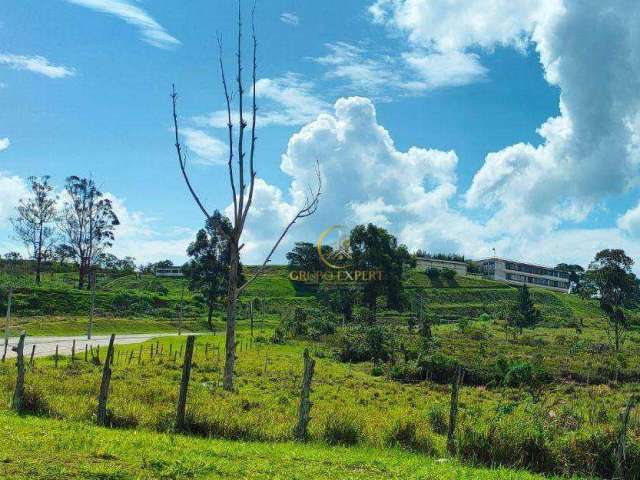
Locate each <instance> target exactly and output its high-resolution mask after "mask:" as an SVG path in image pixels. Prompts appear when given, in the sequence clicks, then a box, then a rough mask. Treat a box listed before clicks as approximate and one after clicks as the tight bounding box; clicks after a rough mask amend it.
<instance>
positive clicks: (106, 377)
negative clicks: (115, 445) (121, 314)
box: [98, 333, 116, 426]
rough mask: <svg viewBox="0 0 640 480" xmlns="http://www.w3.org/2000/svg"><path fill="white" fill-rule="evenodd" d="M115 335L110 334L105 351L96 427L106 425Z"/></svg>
mask: <svg viewBox="0 0 640 480" xmlns="http://www.w3.org/2000/svg"><path fill="white" fill-rule="evenodd" d="M115 338H116V334H115V333H112V334H111V338H110V339H109V348H108V349H107V358H105V360H104V367H103V368H102V382H101V383H100V396H99V397H98V425H102V426H106V425H107V399H108V398H109V383H110V382H111V361H112V358H113V341H114V340H115Z"/></svg>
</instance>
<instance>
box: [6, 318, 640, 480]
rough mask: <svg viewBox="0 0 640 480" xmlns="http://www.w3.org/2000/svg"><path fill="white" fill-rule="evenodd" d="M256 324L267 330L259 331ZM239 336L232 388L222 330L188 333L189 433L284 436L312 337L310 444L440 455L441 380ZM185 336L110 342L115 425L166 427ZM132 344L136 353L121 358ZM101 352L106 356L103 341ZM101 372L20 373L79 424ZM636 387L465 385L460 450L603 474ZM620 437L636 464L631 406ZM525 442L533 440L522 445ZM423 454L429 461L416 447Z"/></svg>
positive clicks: (444, 389) (9, 370)
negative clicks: (379, 372)
mask: <svg viewBox="0 0 640 480" xmlns="http://www.w3.org/2000/svg"><path fill="white" fill-rule="evenodd" d="M257 334H258V335H260V336H262V337H266V336H268V332H267V331H265V332H262V331H261V332H257ZM248 339H249V337H248V334H247V332H246V330H245V331H243V332H242V333H241V334H240V336H239V340H240V341H241V342H242V347H241V349H240V351H239V352H238V364H237V370H236V387H237V390H236V391H235V392H233V393H229V392H225V391H223V390H222V389H221V388H220V381H221V367H222V359H221V358H220V356H219V353H218V351H217V350H215V349H214V348H212V347H213V346H218V347H219V346H221V345H222V341H223V336H222V335H216V336H201V337H198V338H197V341H196V347H197V348H196V353H195V360H194V368H193V372H192V380H191V384H190V388H189V399H188V407H187V413H188V421H187V425H188V428H189V431H190V432H191V433H193V434H194V435H196V436H205V437H212V438H217V439H226V440H243V441H260V442H276V443H279V442H289V441H291V439H292V430H293V426H294V424H295V418H296V411H297V403H298V395H299V382H300V375H301V371H302V350H303V349H304V348H305V346H311V348H312V352H313V354H314V356H315V358H316V362H317V365H316V375H315V377H314V382H313V392H312V395H311V400H312V402H313V410H312V420H311V423H310V425H309V432H310V438H311V440H312V441H313V442H315V443H316V444H343V443H347V444H352V443H355V444H357V445H358V446H366V447H369V448H385V447H389V446H392V447H394V448H395V446H396V445H399V446H401V447H403V448H404V449H405V450H416V451H418V452H426V453H427V454H428V455H430V456H431V457H435V458H437V457H441V456H443V455H445V441H446V437H445V435H444V434H443V433H444V429H443V428H442V425H443V422H444V423H445V424H446V418H447V412H448V401H449V387H448V386H441V385H436V384H431V383H428V382H422V383H419V384H401V383H398V382H395V381H392V380H390V379H389V378H387V377H385V376H382V377H376V376H373V375H372V374H371V369H372V365H371V364H370V363H362V364H354V365H350V364H343V363H340V362H337V361H335V360H333V359H332V358H331V357H330V353H331V352H330V350H329V348H328V347H327V346H326V345H324V344H319V343H316V344H308V343H301V342H293V343H290V344H287V345H272V344H256V343H254V344H253V345H250V344H248ZM184 341H185V340H184V338H163V339H161V340H159V341H158V342H157V343H159V344H160V345H161V346H162V352H163V353H162V355H155V356H154V358H153V359H151V356H150V350H151V346H152V345H156V344H157V343H156V342H154V341H152V342H147V343H146V344H145V345H144V346H143V358H142V364H141V365H140V366H138V362H137V358H136V356H137V354H138V352H139V347H138V346H137V345H134V346H129V345H127V346H118V347H117V352H118V353H117V354H116V362H115V365H114V369H113V370H114V373H113V378H112V383H111V394H110V399H109V405H108V406H109V409H110V415H111V419H112V423H113V425H114V426H120V427H127V428H136V429H140V430H143V431H145V432H159V433H167V432H171V431H172V428H173V419H174V415H175V404H176V400H177V394H178V384H179V379H180V375H181V365H180V361H178V362H176V363H175V364H174V362H173V355H171V354H170V353H169V352H170V351H172V352H176V351H177V350H178V349H179V348H180V345H183V344H184ZM207 344H208V345H209V347H208V348H207V347H206V345H207ZM205 348H206V349H207V350H208V353H207V354H205ZM131 351H133V352H134V359H133V362H132V363H131V365H128V358H129V356H130V352H131ZM101 357H102V358H104V350H102V352H101ZM14 370H15V368H13V367H12V366H11V365H10V364H5V365H0V391H2V392H4V394H3V395H1V396H0V411H6V410H7V409H8V405H9V399H10V393H11V389H12V387H13V384H14V382H15V372H14ZM100 377H101V368H100V367H96V366H93V365H91V364H85V363H84V362H83V361H76V362H75V364H71V362H70V361H69V360H68V359H64V360H62V361H61V362H60V367H59V368H57V369H56V368H54V367H53V362H52V360H51V359H37V360H36V365H35V368H34V369H33V370H29V371H28V372H27V380H26V381H27V385H28V386H29V389H30V395H31V398H33V399H34V401H33V402H32V403H33V404H34V405H38V410H39V414H40V415H44V416H48V417H51V418H58V419H63V420H65V421H69V422H82V423H83V424H84V425H88V424H91V423H93V422H94V415H95V409H96V402H97V400H96V399H97V394H98V388H99V379H100ZM638 391H639V388H638V384H628V385H611V386H606V385H590V386H581V385H576V384H554V385H550V386H548V387H545V388H544V389H540V390H536V391H529V390H528V389H510V388H493V389H487V388H484V387H464V388H462V389H461V397H460V417H459V429H458V434H457V436H458V441H459V442H460V445H461V446H463V447H464V449H463V450H462V457H463V458H464V459H466V460H467V461H469V462H472V463H473V462H477V463H481V464H488V465H494V464H495V465H500V464H501V465H504V466H508V467H512V468H533V469H535V470H539V471H541V472H547V473H564V474H573V473H575V472H582V473H583V474H585V475H588V474H592V473H598V472H601V475H602V476H604V475H606V472H608V470H606V468H610V465H611V463H610V462H611V459H612V450H611V449H612V447H611V445H612V443H611V442H612V438H614V437H615V434H616V431H617V425H618V421H619V420H618V415H619V412H620V411H621V409H622V408H623V406H624V404H625V402H626V401H627V399H628V398H629V396H630V395H632V394H633V393H638ZM337 419H339V420H340V421H336V420H337ZM140 435H141V433H139V431H137V432H136V433H135V434H134V433H133V432H131V437H132V438H140V437H139V436H140ZM145 435H146V433H145ZM539 435H542V436H541V437H539ZM629 442H630V449H629V452H630V455H631V458H633V461H634V462H637V461H638V457H637V456H636V454H635V453H633V452H637V449H638V445H639V444H640V421H639V419H638V417H637V416H634V417H633V418H632V422H631V427H630V432H629ZM533 445H537V446H536V448H538V449H539V450H531V449H532V446H533ZM273 448H276V447H273ZM530 451H539V452H540V458H542V459H544V462H545V463H542V464H540V465H537V464H535V463H531V462H532V461H533V459H531V458H529V457H528V456H527V455H528V452H530ZM536 458H537V457H536ZM597 459H601V460H598V461H599V462H600V463H596V460H597ZM602 459H604V460H602ZM425 462H427V463H429V462H432V460H428V459H426V457H425ZM602 465H604V466H602ZM599 469H600V470H599ZM602 472H605V473H604V474H602ZM116 478H117V477H116ZM125 478H127V477H125ZM167 478H171V477H167ZM205 478H206V477H205ZM212 478H216V477H212ZM258 478H259V477H258ZM283 478H284V477H283ZM294 478H295V477H294ZM312 478H313V477H312ZM325 478H326V477H325ZM349 478H358V477H357V476H356V477H349ZM374 478H375V477H374ZM427 478H429V477H427ZM433 478H438V477H433ZM445 478H447V477H445ZM452 478H456V477H452ZM461 478H465V477H461ZM468 478H482V477H473V476H470V477H468ZM487 478H492V477H487ZM498 478H501V477H498ZM504 478H509V477H504ZM513 478H522V477H513Z"/></svg>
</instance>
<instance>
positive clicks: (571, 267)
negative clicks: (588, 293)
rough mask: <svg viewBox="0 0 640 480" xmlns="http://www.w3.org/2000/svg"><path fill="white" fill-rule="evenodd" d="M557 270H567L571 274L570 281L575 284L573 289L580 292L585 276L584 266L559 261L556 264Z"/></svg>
mask: <svg viewBox="0 0 640 480" xmlns="http://www.w3.org/2000/svg"><path fill="white" fill-rule="evenodd" d="M556 270H560V271H561V272H567V273H568V274H569V281H570V282H571V283H573V284H574V289H573V291H574V292H580V289H581V288H582V281H583V278H584V268H582V267H581V266H580V265H576V264H567V263H559V264H558V265H556Z"/></svg>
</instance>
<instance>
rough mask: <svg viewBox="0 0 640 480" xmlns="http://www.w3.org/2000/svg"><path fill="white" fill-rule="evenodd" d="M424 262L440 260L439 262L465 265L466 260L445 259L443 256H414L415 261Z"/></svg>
mask: <svg viewBox="0 0 640 480" xmlns="http://www.w3.org/2000/svg"><path fill="white" fill-rule="evenodd" d="M420 260H422V261H424V262H441V263H453V264H454V265H466V264H467V262H459V261H458V260H445V259H443V258H428V257H416V261H420Z"/></svg>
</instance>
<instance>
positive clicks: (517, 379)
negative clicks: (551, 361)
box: [503, 362, 533, 388]
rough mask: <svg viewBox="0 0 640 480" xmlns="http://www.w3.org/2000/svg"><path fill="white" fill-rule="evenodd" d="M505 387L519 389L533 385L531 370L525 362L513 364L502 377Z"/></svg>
mask: <svg viewBox="0 0 640 480" xmlns="http://www.w3.org/2000/svg"><path fill="white" fill-rule="evenodd" d="M503 383H504V385H505V386H507V387H514V388H515V387H521V386H523V385H531V384H532V383H533V368H532V367H531V365H529V364H528V363H526V362H520V363H515V364H514V365H512V366H511V368H510V369H509V371H508V372H507V374H506V375H505V377H504V382H503Z"/></svg>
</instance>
